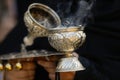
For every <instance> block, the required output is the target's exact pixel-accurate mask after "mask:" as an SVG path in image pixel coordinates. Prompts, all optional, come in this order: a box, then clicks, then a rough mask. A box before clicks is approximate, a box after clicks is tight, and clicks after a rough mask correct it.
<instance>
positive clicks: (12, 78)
mask: <svg viewBox="0 0 120 80" xmlns="http://www.w3.org/2000/svg"><path fill="white" fill-rule="evenodd" d="M34 75H35V71H33V70H31V71H30V70H28V71H26V70H25V71H24V70H21V71H16V70H15V71H14V70H13V71H7V72H5V78H6V79H5V80H28V79H29V80H34Z"/></svg>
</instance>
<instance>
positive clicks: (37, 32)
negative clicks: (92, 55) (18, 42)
mask: <svg viewBox="0 0 120 80" xmlns="http://www.w3.org/2000/svg"><path fill="white" fill-rule="evenodd" d="M24 20H25V24H26V26H27V27H28V31H29V34H28V36H27V37H25V38H24V43H25V45H32V44H33V41H34V39H35V38H37V37H48V40H49V43H50V45H51V46H52V47H53V48H55V49H56V50H57V51H60V52H62V53H64V55H65V57H64V58H62V59H60V61H59V62H58V65H57V68H56V72H68V71H78V70H84V69H85V68H84V67H83V66H82V65H81V63H80V62H79V61H78V59H77V58H76V57H74V56H73V54H72V53H73V51H74V50H76V49H77V48H78V47H79V46H81V45H82V44H83V42H84V41H85V37H86V35H85V33H84V32H83V27H82V26H73V27H72V26H71V27H69V28H63V27H60V26H61V20H60V18H59V16H58V15H57V13H56V12H55V11H53V10H52V9H51V8H49V7H48V6H46V5H43V4H39V3H33V4H31V5H30V6H29V7H28V10H27V11H26V13H25V16H24Z"/></svg>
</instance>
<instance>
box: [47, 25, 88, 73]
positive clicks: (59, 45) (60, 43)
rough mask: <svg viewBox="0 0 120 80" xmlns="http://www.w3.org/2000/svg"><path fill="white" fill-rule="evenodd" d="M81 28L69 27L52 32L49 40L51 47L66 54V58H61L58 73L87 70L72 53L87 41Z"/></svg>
mask: <svg viewBox="0 0 120 80" xmlns="http://www.w3.org/2000/svg"><path fill="white" fill-rule="evenodd" d="M81 29H82V28H80V27H75V26H74V27H69V28H56V29H52V30H50V35H49V36H48V40H49V43H50V45H51V46H52V47H53V48H55V49H56V50H57V51H60V52H63V53H64V54H65V57H64V58H61V59H60V61H59V63H58V65H57V68H56V72H68V71H78V70H84V69H85V68H84V67H83V66H82V64H81V63H80V62H79V61H78V59H77V58H76V57H74V56H73V55H72V52H73V51H74V50H76V49H77V48H79V46H81V45H82V44H83V42H84V40H85V37H86V35H85V33H83V31H82V30H81Z"/></svg>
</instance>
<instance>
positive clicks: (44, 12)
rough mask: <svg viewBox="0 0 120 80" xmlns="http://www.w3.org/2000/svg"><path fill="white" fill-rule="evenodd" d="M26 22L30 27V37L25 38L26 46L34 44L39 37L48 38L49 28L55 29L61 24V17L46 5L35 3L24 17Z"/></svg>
mask: <svg viewBox="0 0 120 80" xmlns="http://www.w3.org/2000/svg"><path fill="white" fill-rule="evenodd" d="M24 21H25V24H26V26H27V27H28V28H27V29H28V32H29V33H28V36H26V37H25V38H24V42H25V45H26V46H30V45H32V44H33V40H34V39H35V38H37V37H47V36H48V34H49V31H48V29H49V28H55V27H57V26H59V25H60V24H61V20H60V18H59V16H58V15H57V14H56V12H55V11H54V10H52V9H51V8H49V7H48V6H46V5H43V4H39V3H33V4H31V5H30V6H29V7H28V10H27V11H26V13H25V15H24Z"/></svg>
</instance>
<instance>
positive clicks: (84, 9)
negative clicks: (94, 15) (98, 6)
mask: <svg viewBox="0 0 120 80" xmlns="http://www.w3.org/2000/svg"><path fill="white" fill-rule="evenodd" d="M94 2H95V0H89V1H86V0H69V1H67V0H66V1H64V2H62V3H59V4H58V5H57V8H58V11H57V13H58V14H59V16H60V18H61V21H62V25H61V26H63V27H70V26H79V25H83V26H84V25H85V24H86V23H87V17H88V15H91V8H92V6H93V4H94Z"/></svg>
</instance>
